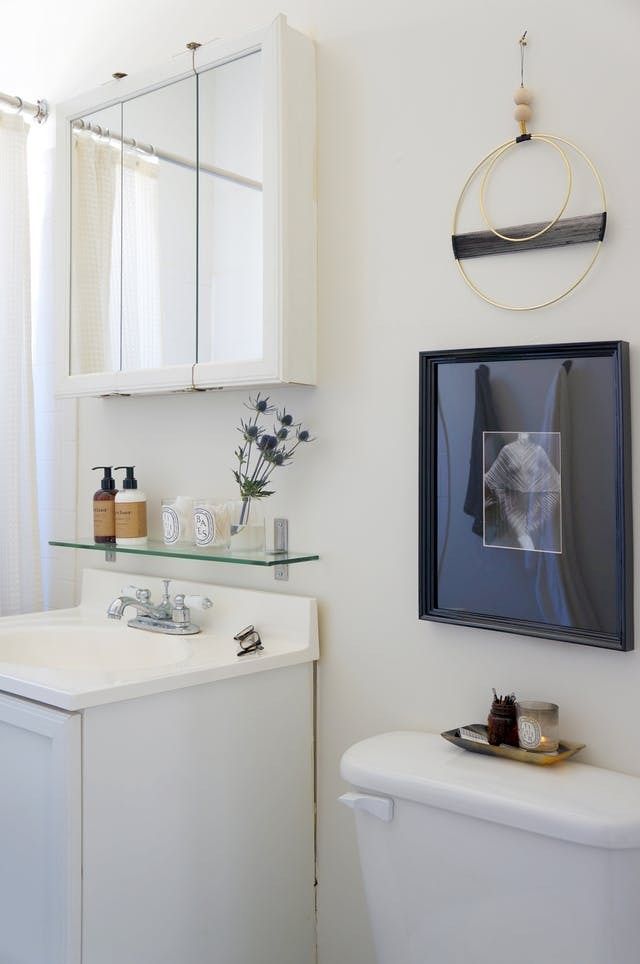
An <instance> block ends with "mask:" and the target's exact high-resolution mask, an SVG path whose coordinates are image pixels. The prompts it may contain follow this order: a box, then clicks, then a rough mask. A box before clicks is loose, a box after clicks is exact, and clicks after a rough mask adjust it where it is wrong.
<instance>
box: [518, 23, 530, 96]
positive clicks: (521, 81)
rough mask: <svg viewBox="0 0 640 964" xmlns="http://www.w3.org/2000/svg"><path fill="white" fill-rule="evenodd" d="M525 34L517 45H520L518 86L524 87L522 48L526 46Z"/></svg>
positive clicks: (525, 33)
mask: <svg viewBox="0 0 640 964" xmlns="http://www.w3.org/2000/svg"><path fill="white" fill-rule="evenodd" d="M527 33H528V31H527V30H525V32H524V33H523V34H522V36H521V37H520V40H519V41H518V43H519V44H520V86H521V87H524V48H525V47H526V46H527Z"/></svg>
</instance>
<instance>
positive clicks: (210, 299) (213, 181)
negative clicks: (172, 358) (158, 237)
mask: <svg viewBox="0 0 640 964" xmlns="http://www.w3.org/2000/svg"><path fill="white" fill-rule="evenodd" d="M262 70H263V60H262V53H261V51H257V52H255V53H251V54H248V55H246V56H243V57H239V58H238V59H236V60H231V61H229V62H227V63H223V64H221V65H219V66H216V67H212V68H211V69H210V70H205V71H203V72H202V73H201V74H200V75H199V77H198V85H199V87H198V104H199V228H198V235H199V267H198V280H199V285H200V288H199V302H198V361H199V362H217V363H222V364H228V363H232V362H244V361H261V360H262V358H263V357H264V353H265V351H264V322H263V310H264V290H263V277H262V251H263V223H262V220H263V219H262V179H263V174H262V168H263V163H262V140H263V131H262V116H263V79H262Z"/></svg>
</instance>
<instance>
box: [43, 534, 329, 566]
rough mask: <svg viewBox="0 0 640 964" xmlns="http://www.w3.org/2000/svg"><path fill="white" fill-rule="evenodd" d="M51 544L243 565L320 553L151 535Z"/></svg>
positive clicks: (308, 557) (289, 560)
mask: <svg viewBox="0 0 640 964" xmlns="http://www.w3.org/2000/svg"><path fill="white" fill-rule="evenodd" d="M49 545H50V546H62V547H63V548H66V549H94V550H97V551H98V552H106V553H109V554H111V553H118V552H122V553H127V554H128V555H131V556H165V557H166V558H168V559H199V560H202V561H203V562H232V563H235V564H236V565H240V566H290V565H293V563H295V562H312V561H313V560H315V559H319V558H320V557H319V556H318V555H316V554H315V553H312V552H293V551H292V550H291V549H288V550H286V551H285V552H266V551H264V550H261V551H260V552H249V551H247V552H233V551H232V550H231V549H201V548H200V547H198V546H189V545H186V544H185V543H182V544H177V545H175V546H167V545H165V543H164V542H156V541H154V540H153V539H149V541H148V542H147V544H146V545H144V546H117V545H115V544H114V543H111V542H102V543H99V542H93V540H92V539H78V540H77V541H75V542H71V541H68V542H67V541H62V540H61V539H51V540H50V541H49Z"/></svg>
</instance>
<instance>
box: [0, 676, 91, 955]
mask: <svg viewBox="0 0 640 964" xmlns="http://www.w3.org/2000/svg"><path fill="white" fill-rule="evenodd" d="M0 774H2V776H1V782H0V853H1V854H2V859H1V860H0V961H2V964H45V962H46V964H79V961H80V886H81V884H80V878H81V869H80V811H79V808H80V718H79V716H78V715H77V714H75V715H73V714H68V713H63V712H61V711H58V710H52V709H49V708H47V707H43V706H40V705H39V704H36V703H30V702H28V701H26V700H21V699H18V698H15V697H9V696H5V695H3V694H0Z"/></svg>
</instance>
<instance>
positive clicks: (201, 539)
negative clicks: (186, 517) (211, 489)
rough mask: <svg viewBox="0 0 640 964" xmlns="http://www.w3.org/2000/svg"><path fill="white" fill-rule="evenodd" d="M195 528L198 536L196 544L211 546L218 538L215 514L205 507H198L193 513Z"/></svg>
mask: <svg viewBox="0 0 640 964" xmlns="http://www.w3.org/2000/svg"><path fill="white" fill-rule="evenodd" d="M193 527H194V529H195V534H196V544H197V545H199V546H210V545H211V543H212V542H213V540H214V539H215V537H216V523H215V519H214V518H213V514H212V513H211V512H210V511H209V509H205V508H204V506H198V507H197V508H196V510H195V512H194V513H193Z"/></svg>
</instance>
